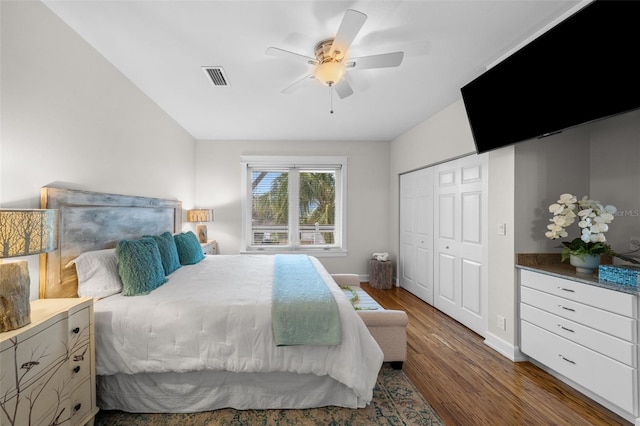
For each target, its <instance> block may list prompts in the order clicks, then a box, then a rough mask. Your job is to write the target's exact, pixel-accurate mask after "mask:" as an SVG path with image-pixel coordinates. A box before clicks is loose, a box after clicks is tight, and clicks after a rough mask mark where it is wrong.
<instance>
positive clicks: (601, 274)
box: [598, 265, 640, 287]
mask: <svg viewBox="0 0 640 426" xmlns="http://www.w3.org/2000/svg"><path fill="white" fill-rule="evenodd" d="M598 278H599V279H600V281H608V282H612V283H616V284H622V285H628V286H631V287H638V283H639V281H640V266H633V265H615V266H614V265H600V266H599V268H598Z"/></svg>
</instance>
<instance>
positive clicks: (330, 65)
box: [313, 61, 347, 86]
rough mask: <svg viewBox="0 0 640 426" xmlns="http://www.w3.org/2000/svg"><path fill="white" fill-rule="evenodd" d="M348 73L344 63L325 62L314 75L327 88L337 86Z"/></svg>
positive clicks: (317, 68)
mask: <svg viewBox="0 0 640 426" xmlns="http://www.w3.org/2000/svg"><path fill="white" fill-rule="evenodd" d="M346 71H347V67H346V66H345V65H344V64H343V63H342V62H334V61H329V62H323V63H322V64H320V65H318V66H317V67H316V69H315V71H314V72H313V75H314V76H315V77H316V78H317V79H318V80H320V81H321V82H322V84H324V85H326V86H333V85H335V84H337V83H338V82H339V81H340V79H341V78H342V76H343V75H344V73H345V72H346Z"/></svg>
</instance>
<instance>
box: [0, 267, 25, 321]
mask: <svg viewBox="0 0 640 426" xmlns="http://www.w3.org/2000/svg"><path fill="white" fill-rule="evenodd" d="M30 285H31V281H30V279H29V266H28V264H27V261H26V260H20V261H18V262H10V263H0V333H3V332H5V331H10V330H15V329H17V328H20V327H24V326H25V325H28V324H29V323H31V303H30V301H29V292H30V289H29V287H30Z"/></svg>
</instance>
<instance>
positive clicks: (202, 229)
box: [196, 225, 207, 243]
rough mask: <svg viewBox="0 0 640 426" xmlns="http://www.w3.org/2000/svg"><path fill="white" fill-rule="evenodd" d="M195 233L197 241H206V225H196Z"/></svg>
mask: <svg viewBox="0 0 640 426" xmlns="http://www.w3.org/2000/svg"><path fill="white" fill-rule="evenodd" d="M196 234H197V235H198V241H200V242H201V243H206V242H207V225H196Z"/></svg>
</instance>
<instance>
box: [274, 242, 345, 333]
mask: <svg viewBox="0 0 640 426" xmlns="http://www.w3.org/2000/svg"><path fill="white" fill-rule="evenodd" d="M271 314H272V322H273V334H274V338H275V343H276V345H277V346H290V345H339V344H340V343H341V342H342V329H341V325H340V315H339V313H338V305H337V303H336V301H335V299H334V297H333V293H332V292H331V290H330V289H329V287H327V285H326V284H325V282H324V280H323V279H322V277H321V276H320V275H319V274H318V272H317V271H316V268H315V267H314V266H313V264H312V263H311V260H310V259H309V257H308V256H306V255H297V254H296V255H284V254H283V255H280V254H278V255H276V256H275V259H274V270H273V305H272V308H271Z"/></svg>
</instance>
